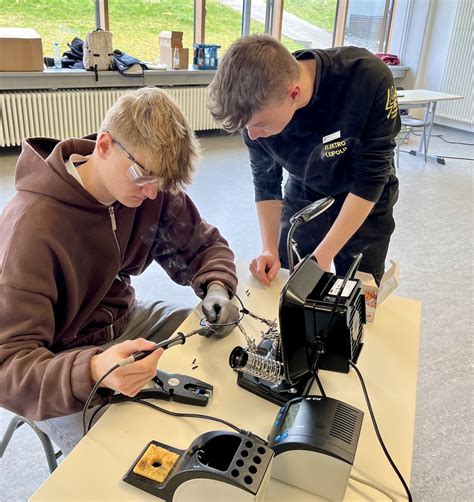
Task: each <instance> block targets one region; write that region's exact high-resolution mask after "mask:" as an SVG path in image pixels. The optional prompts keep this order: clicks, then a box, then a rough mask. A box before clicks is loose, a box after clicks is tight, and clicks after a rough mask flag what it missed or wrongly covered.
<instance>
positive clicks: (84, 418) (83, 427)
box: [82, 359, 126, 436]
mask: <svg viewBox="0 0 474 502" xmlns="http://www.w3.org/2000/svg"><path fill="white" fill-rule="evenodd" d="M124 361H126V359H124ZM120 362H122V361H120ZM120 366H124V365H123V364H120V363H117V364H115V365H114V366H112V367H111V368H110V369H109V370H107V371H106V372H105V373H104V374H103V375H102V376H101V377H100V378H99V380H97V382H96V383H95V385H94V387H92V390H91V391H90V393H89V396H88V397H87V399H86V403H85V404H84V408H82V431H83V433H84V436H85V435H86V434H87V431H88V430H89V429H88V427H87V426H86V412H87V410H88V409H89V406H90V404H91V401H92V398H93V397H94V396H95V393H96V392H97V389H98V388H99V386H100V384H101V383H102V382H103V381H104V380H105V379H106V378H107V377H108V376H109V375H110V374H111V373H112V372H113V371H115V370H116V369H118V368H120ZM94 416H95V413H94V415H92V418H93V417H94Z"/></svg>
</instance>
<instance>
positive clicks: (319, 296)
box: [279, 255, 365, 382]
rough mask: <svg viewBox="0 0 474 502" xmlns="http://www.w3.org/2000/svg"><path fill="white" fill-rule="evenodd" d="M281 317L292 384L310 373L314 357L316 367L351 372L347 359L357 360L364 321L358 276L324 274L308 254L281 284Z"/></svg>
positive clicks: (282, 339)
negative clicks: (283, 283)
mask: <svg viewBox="0 0 474 502" xmlns="http://www.w3.org/2000/svg"><path fill="white" fill-rule="evenodd" d="M341 287H343V290H342V291H340V289H341ZM335 304H336V305H335ZM279 316H280V336H281V351H282V356H283V357H282V359H283V363H284V365H285V375H286V377H287V378H288V379H289V381H290V382H294V381H296V380H297V379H298V378H300V377H301V376H303V375H304V374H306V373H307V372H308V371H311V372H312V369H313V363H314V361H315V359H316V358H318V359H317V366H318V368H320V369H325V370H329V371H336V372H339V373H348V372H349V368H350V366H349V361H351V362H353V363H356V362H357V359H358V357H359V353H360V351H361V349H362V345H363V336H364V324H365V299H364V294H363V292H362V285H361V283H360V281H359V280H357V279H354V278H351V277H346V278H342V277H337V276H336V275H334V274H332V273H331V272H325V271H324V270H322V269H321V267H320V266H319V265H318V264H317V262H316V260H315V258H314V256H313V255H309V256H308V257H306V258H305V259H304V260H303V262H302V263H301V264H300V266H299V267H298V268H297V269H296V271H295V272H294V273H293V274H292V276H291V277H290V279H289V280H288V282H287V283H286V285H285V287H284V288H283V291H282V293H281V296H280V309H279Z"/></svg>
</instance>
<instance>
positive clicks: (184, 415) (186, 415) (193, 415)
mask: <svg viewBox="0 0 474 502" xmlns="http://www.w3.org/2000/svg"><path fill="white" fill-rule="evenodd" d="M130 401H131V402H133V403H139V404H143V405H144V406H148V407H149V408H152V409H154V410H156V411H161V412H162V413H165V414H166V415H171V416H172V417H181V418H201V419H203V420H211V421H212V422H219V423H221V424H224V425H227V427H230V428H231V429H234V430H235V431H236V432H238V433H239V434H244V435H246V436H248V435H252V436H255V437H256V438H258V439H259V440H260V441H262V443H264V444H266V445H267V444H268V441H265V440H264V439H262V438H261V437H259V436H257V435H256V434H253V433H251V432H250V431H246V430H244V429H241V428H240V427H237V426H236V425H234V424H233V423H231V422H228V421H227V420H224V419H223V418H217V417H213V416H212V415H201V414H200V413H178V412H176V411H170V410H167V409H165V408H162V407H161V406H157V405H156V404H153V403H149V402H148V401H145V400H143V399H136V398H133V397H132V398H130Z"/></svg>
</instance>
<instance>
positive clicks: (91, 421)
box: [86, 402, 109, 434]
mask: <svg viewBox="0 0 474 502" xmlns="http://www.w3.org/2000/svg"><path fill="white" fill-rule="evenodd" d="M108 404H109V403H108V402H105V403H102V404H101V405H99V406H97V408H96V409H95V410H94V413H92V415H91V418H90V419H89V423H88V424H87V430H86V434H87V433H88V432H89V431H90V430H91V427H92V424H93V423H94V418H95V417H96V416H97V414H98V413H99V411H100V410H102V409H103V408H105V407H106V406H108Z"/></svg>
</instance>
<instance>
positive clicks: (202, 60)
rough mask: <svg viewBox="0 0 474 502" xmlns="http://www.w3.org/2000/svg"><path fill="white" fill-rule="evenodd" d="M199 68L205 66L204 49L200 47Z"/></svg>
mask: <svg viewBox="0 0 474 502" xmlns="http://www.w3.org/2000/svg"><path fill="white" fill-rule="evenodd" d="M198 66H204V49H203V47H199V51H198Z"/></svg>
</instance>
